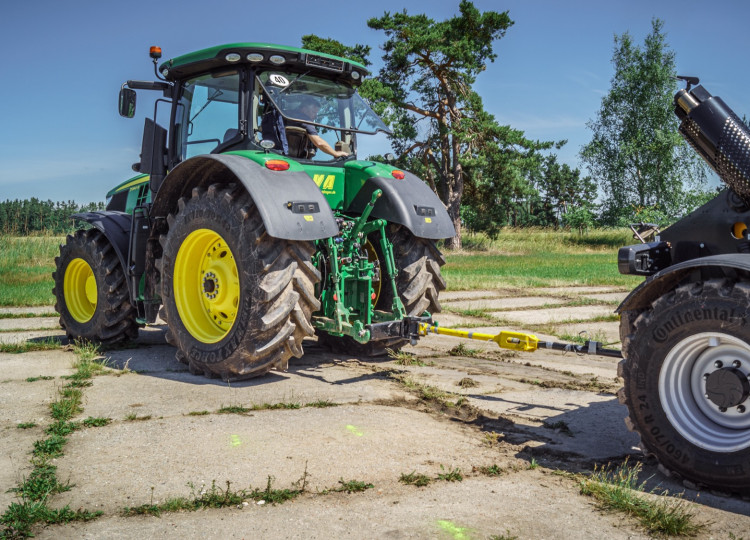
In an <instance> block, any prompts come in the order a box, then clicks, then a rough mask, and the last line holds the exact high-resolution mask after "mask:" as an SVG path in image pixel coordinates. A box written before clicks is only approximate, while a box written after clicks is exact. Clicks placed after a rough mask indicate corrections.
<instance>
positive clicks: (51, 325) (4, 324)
mask: <svg viewBox="0 0 750 540" xmlns="http://www.w3.org/2000/svg"><path fill="white" fill-rule="evenodd" d="M59 328H60V317H29V318H23V319H0V331H2V332H9V331H11V330H18V331H25V330H47V329H59Z"/></svg>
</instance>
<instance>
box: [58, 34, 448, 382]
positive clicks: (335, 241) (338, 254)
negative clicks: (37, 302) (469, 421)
mask: <svg viewBox="0 0 750 540" xmlns="http://www.w3.org/2000/svg"><path fill="white" fill-rule="evenodd" d="M151 57H152V59H153V63H154V70H155V73H156V78H157V79H158V80H156V81H148V82H147V81H127V82H126V83H125V84H123V87H122V89H121V91H120V97H119V112H120V114H121V115H122V116H124V117H127V118H132V117H133V116H134V114H135V108H136V107H135V105H136V92H135V90H150V91H156V92H159V93H160V94H161V96H159V98H158V99H157V100H156V103H155V105H154V111H153V116H152V117H151V118H146V120H145V128H144V132H143V143H142V150H141V159H140V162H139V163H136V164H135V165H134V166H133V168H134V169H135V170H136V171H137V172H138V173H139V174H138V175H137V176H135V177H133V178H131V179H130V180H127V181H126V182H124V183H122V184H120V185H119V186H117V187H115V188H114V189H112V190H111V191H110V192H109V193H108V194H107V208H106V210H105V211H101V212H87V213H82V214H77V215H76V216H75V217H76V218H77V219H78V220H80V221H83V222H86V223H87V224H88V225H87V226H85V227H84V228H81V229H80V230H78V231H77V232H76V233H75V234H73V235H71V236H68V238H67V242H66V244H65V245H63V246H61V247H60V256H59V257H57V258H56V266H57V268H56V272H55V273H54V274H53V277H54V280H55V288H54V291H53V292H54V294H55V297H56V301H57V304H56V309H57V311H58V312H59V313H60V321H61V324H62V326H63V327H64V328H65V331H66V333H67V334H68V336H69V337H70V338H71V339H86V340H92V341H98V342H102V343H106V344H110V343H117V342H122V341H126V340H129V339H133V338H135V337H136V336H137V334H138V328H139V327H140V326H142V325H144V324H148V323H154V322H155V321H156V320H157V317H158V316H161V318H162V319H163V320H165V321H166V322H167V325H168V330H167V333H166V339H167V341H168V342H169V343H171V344H172V345H174V346H175V347H176V348H177V353H176V356H177V358H178V359H179V360H180V361H182V362H184V363H186V364H188V365H189V368H190V371H191V372H193V373H196V374H205V375H206V376H212V377H221V378H223V379H225V380H236V379H242V378H247V377H254V376H258V375H262V374H264V373H266V372H267V371H269V370H270V369H273V368H278V369H286V368H287V365H288V361H289V359H290V358H291V357H292V356H294V357H300V356H302V354H303V348H302V342H303V340H304V339H305V338H306V337H310V336H313V335H314V334H317V335H318V341H319V343H320V344H321V345H322V346H324V347H327V348H329V349H332V350H339V351H347V352H349V353H352V354H357V355H380V354H383V353H385V351H386V349H387V348H390V349H393V350H398V349H399V348H400V347H403V346H404V345H405V344H406V343H409V342H410V341H414V340H416V339H417V338H418V335H419V332H418V328H419V325H420V324H422V323H430V322H431V318H430V317H431V314H432V313H434V312H437V311H440V303H439V301H438V294H439V292H440V291H441V290H442V289H444V288H445V282H444V280H443V278H442V276H441V274H440V267H441V265H442V264H443V263H444V259H443V258H442V256H441V254H440V252H439V251H438V249H437V248H436V246H435V241H436V240H438V239H442V238H447V237H450V236H453V235H455V229H454V226H453V223H452V221H451V219H450V218H449V216H448V214H447V212H446V211H445V207H444V206H443V204H442V203H441V202H440V200H439V199H438V198H437V196H436V195H435V194H434V193H433V192H432V191H431V190H430V189H429V188H428V187H427V185H426V184H425V183H424V182H423V181H422V180H420V179H419V178H417V177H416V176H414V175H413V174H411V173H409V172H406V171H402V170H399V169H397V168H395V167H393V166H391V165H388V164H383V163H376V162H374V161H368V160H361V159H358V158H357V137H358V135H359V134H375V133H376V132H379V131H380V132H386V133H387V132H388V129H387V127H386V126H385V124H384V123H383V122H382V120H381V119H380V118H378V116H377V115H376V114H375V113H374V112H373V111H372V109H370V107H369V106H368V105H367V103H366V102H365V101H364V100H363V99H362V98H361V97H360V96H359V94H358V93H357V91H356V89H357V87H358V86H359V85H360V84H361V82H362V79H363V78H364V77H365V76H366V75H367V70H366V69H365V67H364V66H363V65H361V64H359V63H357V62H353V61H351V60H347V59H344V58H339V57H336V56H331V55H328V54H322V53H317V52H313V51H309V50H305V49H299V48H293V47H285V46H278V45H269V44H262V43H236V44H230V45H222V46H217V47H212V48H209V49H204V50H200V51H197V52H194V53H190V54H187V55H184V56H179V57H177V58H174V59H172V60H169V61H166V62H164V63H162V64H161V65H160V66H158V65H157V63H158V59H159V58H160V57H161V50H160V49H159V48H157V47H153V48H152V49H151ZM310 105H314V107H311V106H310ZM167 109H168V113H169V125H168V127H167V128H165V127H163V126H161V125H159V124H158V123H157V114H159V115H160V117H162V116H163V117H166V113H167Z"/></svg>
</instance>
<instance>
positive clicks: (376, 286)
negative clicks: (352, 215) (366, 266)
mask: <svg viewBox="0 0 750 540" xmlns="http://www.w3.org/2000/svg"><path fill="white" fill-rule="evenodd" d="M364 248H365V251H366V252H367V260H368V261H369V262H371V263H376V262H378V253H377V252H376V251H375V246H373V245H372V242H370V241H369V240H368V241H367V242H365V245H364ZM380 275H381V276H382V275H383V269H382V268H380ZM381 279H382V278H381ZM372 292H374V293H375V299H374V300H373V301H372V305H373V306H374V305H375V304H377V303H378V299H379V298H380V279H378V280H375V279H373V280H372Z"/></svg>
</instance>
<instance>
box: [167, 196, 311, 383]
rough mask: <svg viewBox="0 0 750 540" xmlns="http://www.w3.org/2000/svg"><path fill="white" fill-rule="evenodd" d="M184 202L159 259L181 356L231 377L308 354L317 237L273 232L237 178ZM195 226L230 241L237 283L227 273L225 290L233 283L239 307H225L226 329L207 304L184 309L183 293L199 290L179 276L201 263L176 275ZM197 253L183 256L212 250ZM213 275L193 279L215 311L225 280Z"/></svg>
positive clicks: (171, 335)
mask: <svg viewBox="0 0 750 540" xmlns="http://www.w3.org/2000/svg"><path fill="white" fill-rule="evenodd" d="M178 206H179V211H178V212H177V213H176V215H170V216H169V218H168V220H167V221H168V223H169V231H168V233H167V234H166V235H163V236H162V237H161V238H160V242H161V244H162V247H163V255H162V258H161V260H160V261H158V263H157V268H159V270H160V271H161V284H162V301H163V303H164V309H163V311H162V313H163V316H164V318H165V320H166V322H167V324H168V325H169V330H168V332H167V340H168V341H169V342H171V343H172V344H173V345H175V346H176V347H177V348H178V351H177V358H178V360H180V361H182V362H185V363H187V364H188V365H189V367H190V371H191V372H193V373H196V374H204V375H206V376H209V377H221V378H222V379H224V380H239V379H246V378H249V377H257V376H259V375H263V374H264V373H266V372H268V371H269V370H270V369H272V368H274V367H275V368H279V369H286V368H287V365H288V361H289V358H291V357H292V356H294V357H297V358H299V357H300V356H302V340H303V339H304V338H305V337H307V336H312V335H313V333H314V329H313V327H312V325H311V323H310V319H311V315H312V312H314V311H316V310H317V309H319V308H320V302H319V301H318V300H317V299H316V298H315V293H314V291H315V283H317V282H318V281H319V280H320V274H319V272H318V271H317V270H316V269H315V267H314V266H313V265H312V262H311V258H312V254H313V251H314V246H313V244H312V243H311V242H294V241H291V240H281V239H278V238H272V237H270V236H269V235H268V234H267V232H266V228H265V225H264V224H263V220H262V219H261V217H260V214H259V212H258V209H257V208H256V206H255V204H254V203H253V201H252V199H251V198H250V196H249V194H248V193H247V192H246V191H245V190H244V189H243V188H241V187H236V186H235V185H231V186H221V185H218V184H214V185H212V186H210V187H209V188H208V190H204V189H200V188H196V189H193V191H192V197H191V198H190V199H187V198H182V199H180V201H179V204H178ZM196 231H198V233H196V234H214V233H215V235H218V237H219V238H220V239H221V241H222V242H223V243H222V245H223V246H225V247H224V248H222V249H224V250H226V249H227V248H228V254H229V256H230V257H232V258H233V260H234V268H235V270H234V271H235V272H236V273H235V275H234V277H233V278H232V280H233V284H230V283H229V280H228V279H224V278H222V279H223V281H224V289H223V290H224V291H225V292H224V293H222V294H228V293H226V291H233V292H232V293H231V294H233V295H234V296H233V297H234V299H235V307H234V308H231V301H230V302H229V303H227V302H225V303H224V305H229V306H230V308H229V309H234V311H232V312H231V313H227V314H226V315H224V314H223V313H221V315H222V316H226V317H227V319H226V320H227V321H229V323H227V327H226V328H225V329H219V330H217V329H216V328H215V327H213V326H211V324H212V323H211V319H210V318H209V319H202V318H201V317H203V316H204V314H203V310H202V309H199V310H193V312H191V313H189V312H187V308H186V307H184V306H186V305H188V304H185V303H183V304H182V305H183V311H184V312H183V313H182V314H181V313H180V310H179V309H178V301H180V300H179V298H188V299H189V297H188V296H186V295H190V294H193V291H192V290H191V289H190V287H191V286H192V285H190V286H182V285H180V282H179V279H180V276H181V275H182V278H186V277H187V278H193V277H196V276H197V277H198V278H200V276H201V274H200V272H201V270H200V269H199V268H197V267H196V268H195V269H194V270H191V267H185V266H178V275H177V281H176V279H175V264H176V261H177V260H178V255H179V254H180V250H181V249H184V250H188V248H190V246H191V245H193V244H191V242H192V241H191V240H189V238H195V236H192V237H191V236H190V235H191V234H192V233H194V232H196ZM201 231H203V232H201ZM206 231H208V233H206ZM186 239H188V242H187V243H186ZM196 253H197V252H196ZM196 253H193V252H190V251H183V255H182V256H183V257H186V258H185V259H184V260H185V261H188V262H191V263H192V262H195V263H200V262H201V260H202V259H201V257H210V256H211V255H209V254H207V253H203V254H202V255H201V256H198V255H196ZM218 256H219V257H223V256H224V255H218ZM191 258H194V259H195V261H191ZM198 265H200V264H198ZM191 266H192V265H191ZM230 266H231V265H230ZM180 268H183V269H184V268H187V270H180ZM181 272H182V274H181ZM185 273H187V274H189V275H188V276H185V275H184V274H185ZM193 273H195V275H193ZM208 275H209V272H205V273H204V274H203V278H201V279H203V281H202V283H203V284H202V285H200V284H199V282H200V279H197V278H196V280H195V281H194V283H195V285H194V287H195V291H196V292H195V294H196V295H197V296H198V297H199V300H198V301H199V302H203V304H200V303H198V304H197V305H199V306H203V307H206V312H207V313H209V314H210V313H213V312H212V311H209V310H212V309H214V307H213V304H211V302H213V301H214V300H215V301H217V302H218V301H219V300H221V299H222V297H221V296H220V295H219V296H216V294H218V293H216V291H219V290H221V289H220V288H219V285H220V284H221V283H222V280H221V279H219V278H216V280H215V281H210V280H209V281H210V283H209V281H207V279H208V278H206V276H208ZM186 282H187V279H186ZM175 283H177V285H175ZM190 283H193V282H192V281H191V282H190ZM209 285H210V287H209ZM175 287H177V288H175ZM181 287H182V288H181ZM214 287H216V290H214ZM209 289H210V290H209ZM180 295H182V296H180ZM204 298H205V299H206V300H205V301H204ZM224 300H226V298H225V299H224ZM186 301H187V300H186ZM186 317H187V318H186ZM193 317H195V318H193ZM214 318H215V317H214ZM217 324H218V325H219V326H220V324H221V323H217ZM204 330H205V331H207V332H209V333H210V332H213V335H214V336H215V337H214V338H211V339H206V338H205V336H204V335H203V334H201V333H200V332H203V331H204Z"/></svg>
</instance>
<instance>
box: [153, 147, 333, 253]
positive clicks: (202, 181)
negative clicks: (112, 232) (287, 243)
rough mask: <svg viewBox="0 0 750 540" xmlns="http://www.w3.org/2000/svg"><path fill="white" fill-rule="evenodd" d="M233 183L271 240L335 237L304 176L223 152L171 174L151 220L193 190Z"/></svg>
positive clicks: (322, 201) (322, 203)
mask: <svg viewBox="0 0 750 540" xmlns="http://www.w3.org/2000/svg"><path fill="white" fill-rule="evenodd" d="M232 182H240V183H241V184H242V185H243V186H244V187H245V189H246V190H247V191H248V193H249V194H250V197H251V198H252V199H253V201H254V202H255V204H256V206H257V207H258V211H259V213H260V216H261V218H262V219H263V223H264V225H265V226H266V230H267V231H268V234H269V235H270V236H272V237H274V238H284V239H287V240H319V239H321V238H329V237H332V236H336V235H337V234H338V233H339V228H338V225H336V220H335V219H334V217H333V212H332V211H331V207H330V206H329V204H328V201H327V200H326V198H325V196H324V195H323V193H321V191H320V189H319V188H318V186H317V185H316V184H315V182H313V180H312V178H310V176H309V175H308V174H307V173H305V172H304V171H271V170H269V169H266V168H265V167H262V166H260V165H258V164H257V163H255V162H254V161H251V160H249V159H247V158H244V157H242V156H235V155H224V154H207V155H202V156H196V157H194V158H191V159H188V160H186V161H183V162H182V163H180V164H179V165H178V166H177V167H175V168H174V169H173V170H172V171H170V173H169V174H168V175H167V177H166V179H165V180H164V182H163V183H162V184H161V187H160V188H159V191H158V192H157V194H156V197H155V198H154V205H153V207H152V209H151V216H152V217H164V216H166V215H167V214H168V213H169V212H171V211H173V209H174V208H175V207H176V205H177V201H178V200H179V198H180V197H183V196H187V197H189V196H190V192H191V191H192V189H193V188H195V187H203V188H207V187H208V186H209V185H211V184H215V183H225V184H229V183H232ZM290 203H291V204H290ZM295 203H296V204H295Z"/></svg>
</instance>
